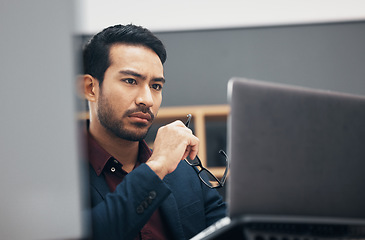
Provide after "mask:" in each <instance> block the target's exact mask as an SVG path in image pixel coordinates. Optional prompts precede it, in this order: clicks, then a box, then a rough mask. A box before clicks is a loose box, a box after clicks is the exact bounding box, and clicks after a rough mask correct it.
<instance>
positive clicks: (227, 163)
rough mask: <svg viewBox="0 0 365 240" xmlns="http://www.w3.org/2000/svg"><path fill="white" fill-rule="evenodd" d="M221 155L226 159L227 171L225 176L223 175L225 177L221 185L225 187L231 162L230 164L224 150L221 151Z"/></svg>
mask: <svg viewBox="0 0 365 240" xmlns="http://www.w3.org/2000/svg"><path fill="white" fill-rule="evenodd" d="M219 153H220V154H222V155H223V156H224V158H225V159H226V170H225V171H224V174H223V177H222V180H221V184H222V185H223V184H224V183H225V181H226V179H227V173H228V168H229V162H228V156H227V154H226V153H225V152H224V151H223V150H219Z"/></svg>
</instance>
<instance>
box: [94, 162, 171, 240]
mask: <svg viewBox="0 0 365 240" xmlns="http://www.w3.org/2000/svg"><path fill="white" fill-rule="evenodd" d="M170 193H171V191H170V189H169V188H168V186H167V185H166V184H165V183H164V182H163V181H162V180H161V179H160V178H159V177H158V176H157V175H156V174H155V173H154V172H153V171H152V170H151V169H150V168H149V167H148V165H147V164H141V165H140V166H139V167H138V168H136V169H135V170H133V171H132V172H130V173H129V174H128V175H127V176H126V177H125V178H124V180H123V181H122V183H120V184H119V185H118V186H117V188H116V190H115V191H114V192H113V193H108V194H106V196H105V199H104V201H101V202H100V203H98V204H97V205H96V206H94V207H93V208H92V209H91V215H92V228H93V237H94V239H133V238H134V237H136V236H137V234H138V232H139V231H140V229H141V228H142V227H143V226H144V225H145V224H146V223H147V221H148V220H149V218H150V217H151V216H152V214H153V212H154V211H155V210H156V209H157V208H158V207H159V206H160V205H161V203H162V202H163V201H164V200H165V199H166V198H167V196H168V195H169V194H170Z"/></svg>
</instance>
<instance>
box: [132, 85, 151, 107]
mask: <svg viewBox="0 0 365 240" xmlns="http://www.w3.org/2000/svg"><path fill="white" fill-rule="evenodd" d="M136 104H137V105H144V106H146V107H152V106H153V97H152V92H151V88H150V86H149V85H148V84H146V85H143V86H141V88H140V90H139V92H138V96H137V98H136Z"/></svg>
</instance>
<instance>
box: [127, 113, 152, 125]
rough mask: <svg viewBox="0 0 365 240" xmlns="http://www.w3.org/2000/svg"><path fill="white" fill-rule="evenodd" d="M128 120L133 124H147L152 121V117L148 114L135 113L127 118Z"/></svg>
mask: <svg viewBox="0 0 365 240" xmlns="http://www.w3.org/2000/svg"><path fill="white" fill-rule="evenodd" d="M128 117H129V118H130V119H132V120H133V121H134V122H138V123H148V122H150V121H151V120H152V117H151V115H150V114H148V113H143V112H135V113H132V114H130V115H129V116H128Z"/></svg>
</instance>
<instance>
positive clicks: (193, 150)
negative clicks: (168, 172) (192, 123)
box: [189, 136, 199, 159]
mask: <svg viewBox="0 0 365 240" xmlns="http://www.w3.org/2000/svg"><path fill="white" fill-rule="evenodd" d="M189 147H190V151H189V157H190V159H194V158H195V157H196V155H197V154H198V151H199V139H198V138H197V137H195V136H193V141H192V142H191V143H190V145H189Z"/></svg>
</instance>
